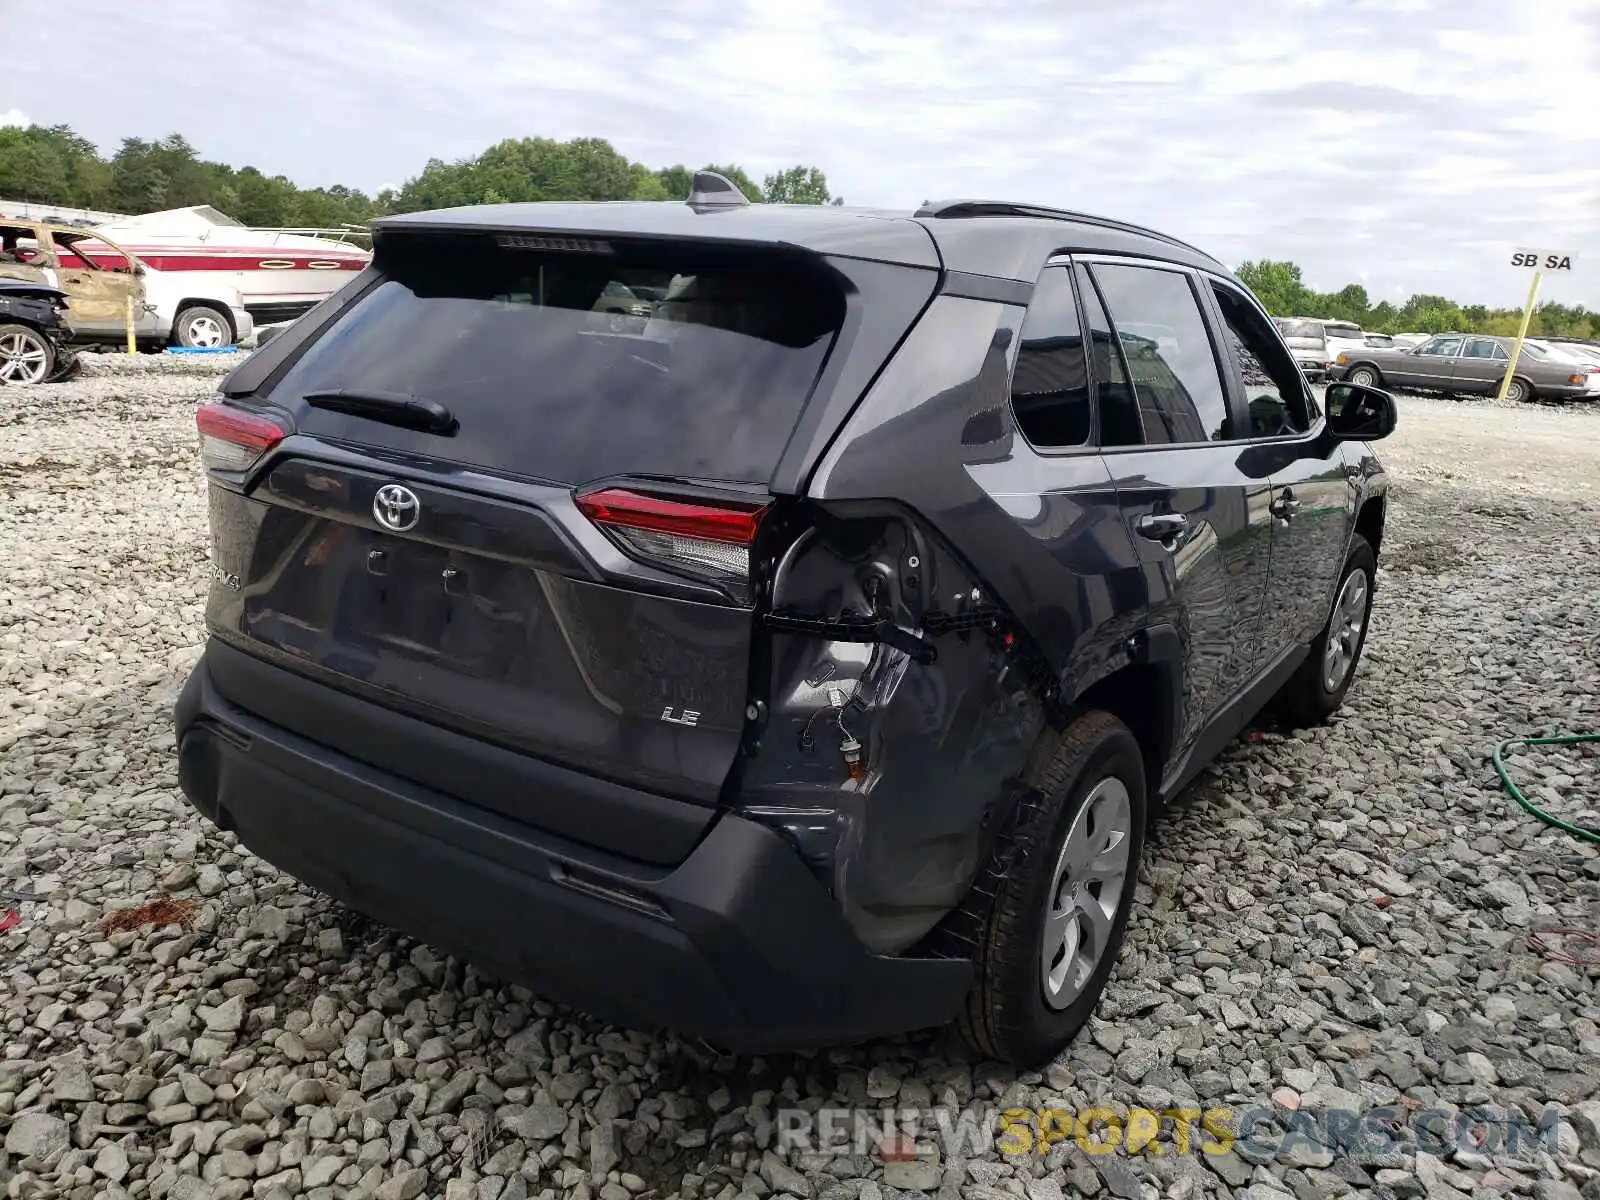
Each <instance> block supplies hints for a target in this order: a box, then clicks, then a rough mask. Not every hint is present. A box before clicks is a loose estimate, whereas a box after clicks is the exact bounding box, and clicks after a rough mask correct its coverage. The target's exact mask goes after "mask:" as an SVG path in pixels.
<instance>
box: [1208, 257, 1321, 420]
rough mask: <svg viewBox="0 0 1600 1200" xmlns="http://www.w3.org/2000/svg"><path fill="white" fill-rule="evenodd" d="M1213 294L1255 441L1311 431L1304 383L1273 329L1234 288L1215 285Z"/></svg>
mask: <svg viewBox="0 0 1600 1200" xmlns="http://www.w3.org/2000/svg"><path fill="white" fill-rule="evenodd" d="M1212 291H1213V292H1214V293H1215V295H1216V297H1217V306H1218V307H1219V308H1220V309H1221V310H1222V319H1223V322H1224V323H1225V324H1226V325H1227V328H1228V340H1229V341H1230V342H1231V343H1232V346H1233V356H1234V360H1235V361H1236V362H1237V363H1238V365H1239V374H1240V377H1241V381H1242V382H1243V384H1244V395H1245V400H1246V401H1247V402H1248V404H1249V407H1250V433H1249V436H1251V437H1277V436H1279V435H1281V434H1288V433H1304V432H1305V431H1306V430H1308V429H1310V428H1311V413H1310V411H1309V410H1308V409H1307V407H1306V390H1305V383H1304V380H1303V378H1302V377H1301V374H1300V370H1299V368H1298V367H1296V366H1295V365H1294V360H1293V359H1292V358H1290V357H1289V355H1288V354H1287V353H1286V352H1285V351H1284V349H1283V344H1282V343H1281V342H1280V341H1279V340H1278V339H1277V337H1276V336H1274V334H1273V331H1272V328H1271V327H1270V326H1269V325H1268V324H1267V322H1266V320H1265V319H1264V318H1263V317H1262V316H1261V315H1260V313H1258V312H1257V311H1256V310H1255V309H1254V308H1252V307H1251V306H1250V305H1249V304H1247V303H1246V302H1245V300H1244V297H1242V296H1240V295H1239V294H1238V293H1237V292H1235V291H1234V290H1233V289H1232V288H1226V287H1222V286H1220V285H1217V284H1213V285H1212Z"/></svg>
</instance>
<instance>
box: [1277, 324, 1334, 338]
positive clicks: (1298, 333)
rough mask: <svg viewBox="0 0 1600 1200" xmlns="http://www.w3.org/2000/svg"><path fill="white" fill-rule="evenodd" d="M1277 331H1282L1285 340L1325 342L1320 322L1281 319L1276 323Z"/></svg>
mask: <svg viewBox="0 0 1600 1200" xmlns="http://www.w3.org/2000/svg"><path fill="white" fill-rule="evenodd" d="M1278 329H1279V330H1280V331H1282V333H1283V336H1284V337H1285V338H1300V339H1302V340H1304V341H1308V342H1321V341H1324V340H1326V339H1325V337H1324V335H1323V332H1322V322H1321V321H1297V320H1291V319H1283V320H1280V321H1279V322H1278Z"/></svg>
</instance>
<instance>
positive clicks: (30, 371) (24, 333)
mask: <svg viewBox="0 0 1600 1200" xmlns="http://www.w3.org/2000/svg"><path fill="white" fill-rule="evenodd" d="M55 367H56V352H55V347H53V346H52V345H51V344H50V341H49V339H48V338H46V337H45V336H44V335H43V334H41V333H39V332H38V331H37V330H34V329H29V328H28V327H27V326H26V325H0V383H43V382H44V381H45V380H46V379H49V378H50V373H51V372H52V371H54V370H55Z"/></svg>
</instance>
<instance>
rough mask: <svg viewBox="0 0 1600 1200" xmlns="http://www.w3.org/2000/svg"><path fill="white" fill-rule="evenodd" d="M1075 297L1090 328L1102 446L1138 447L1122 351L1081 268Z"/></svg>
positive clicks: (1139, 431) (1137, 428) (1139, 435)
mask: <svg viewBox="0 0 1600 1200" xmlns="http://www.w3.org/2000/svg"><path fill="white" fill-rule="evenodd" d="M1077 276H1078V294H1079V295H1080V296H1081V297H1082V298H1083V317H1084V320H1085V321H1086V322H1087V323H1088V325H1089V342H1090V346H1091V353H1092V356H1093V363H1094V386H1095V408H1096V410H1097V411H1098V412H1099V415H1100V444H1101V445H1102V446H1141V445H1143V444H1144V430H1143V429H1141V428H1140V426H1139V405H1138V402H1137V401H1136V400H1135V399H1134V395H1133V387H1132V385H1130V384H1129V383H1128V368H1127V364H1126V363H1125V362H1124V361H1123V358H1122V348H1121V347H1120V346H1118V345H1117V338H1116V335H1115V334H1114V333H1112V332H1111V319H1110V318H1109V317H1107V316H1106V310H1105V306H1104V305H1103V304H1101V302H1100V295H1099V293H1098V292H1097V291H1096V290H1095V286H1094V281H1093V280H1091V279H1090V278H1089V273H1088V272H1087V271H1086V270H1084V269H1083V268H1082V267H1079V268H1078V269H1077Z"/></svg>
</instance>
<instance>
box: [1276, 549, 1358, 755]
mask: <svg viewBox="0 0 1600 1200" xmlns="http://www.w3.org/2000/svg"><path fill="white" fill-rule="evenodd" d="M1377 569H1378V559H1377V556H1376V555H1375V554H1374V553H1373V552H1372V547H1371V545H1369V544H1368V542H1367V539H1366V538H1364V537H1362V536H1361V535H1360V534H1356V535H1355V537H1354V538H1353V539H1351V545H1350V553H1349V555H1348V556H1347V557H1346V558H1345V562H1344V571H1343V572H1342V573H1341V574H1340V576H1339V590H1338V591H1336V592H1335V593H1334V599H1333V609H1332V611H1331V612H1330V613H1329V614H1328V620H1327V623H1326V624H1325V625H1324V626H1323V627H1322V632H1321V633H1319V634H1318V635H1317V640H1316V641H1314V642H1312V643H1311V652H1310V653H1309V654H1308V655H1307V656H1306V660H1305V662H1303V663H1301V664H1300V669H1299V670H1298V671H1296V672H1295V673H1294V675H1293V676H1291V677H1290V679H1289V682H1288V683H1286V684H1284V685H1283V690H1282V691H1281V692H1279V693H1278V695H1277V697H1276V700H1277V708H1278V711H1279V713H1280V715H1281V716H1282V717H1283V718H1284V719H1285V720H1287V721H1288V722H1289V723H1290V724H1291V725H1294V726H1296V727H1304V726H1308V725H1318V724H1321V723H1322V722H1323V721H1326V720H1327V719H1328V718H1329V717H1331V716H1332V715H1333V714H1334V713H1335V712H1337V711H1338V709H1339V706H1340V705H1341V704H1343V703H1344V697H1345V693H1346V692H1348V691H1349V690H1350V683H1351V681H1352V680H1353V679H1354V678H1355V675H1356V664H1357V663H1358V662H1359V661H1360V660H1361V650H1362V648H1363V647H1364V646H1365V645H1366V644H1367V626H1368V624H1369V622H1370V620H1371V617H1372V594H1373V586H1374V583H1375V582H1376V579H1377Z"/></svg>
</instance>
